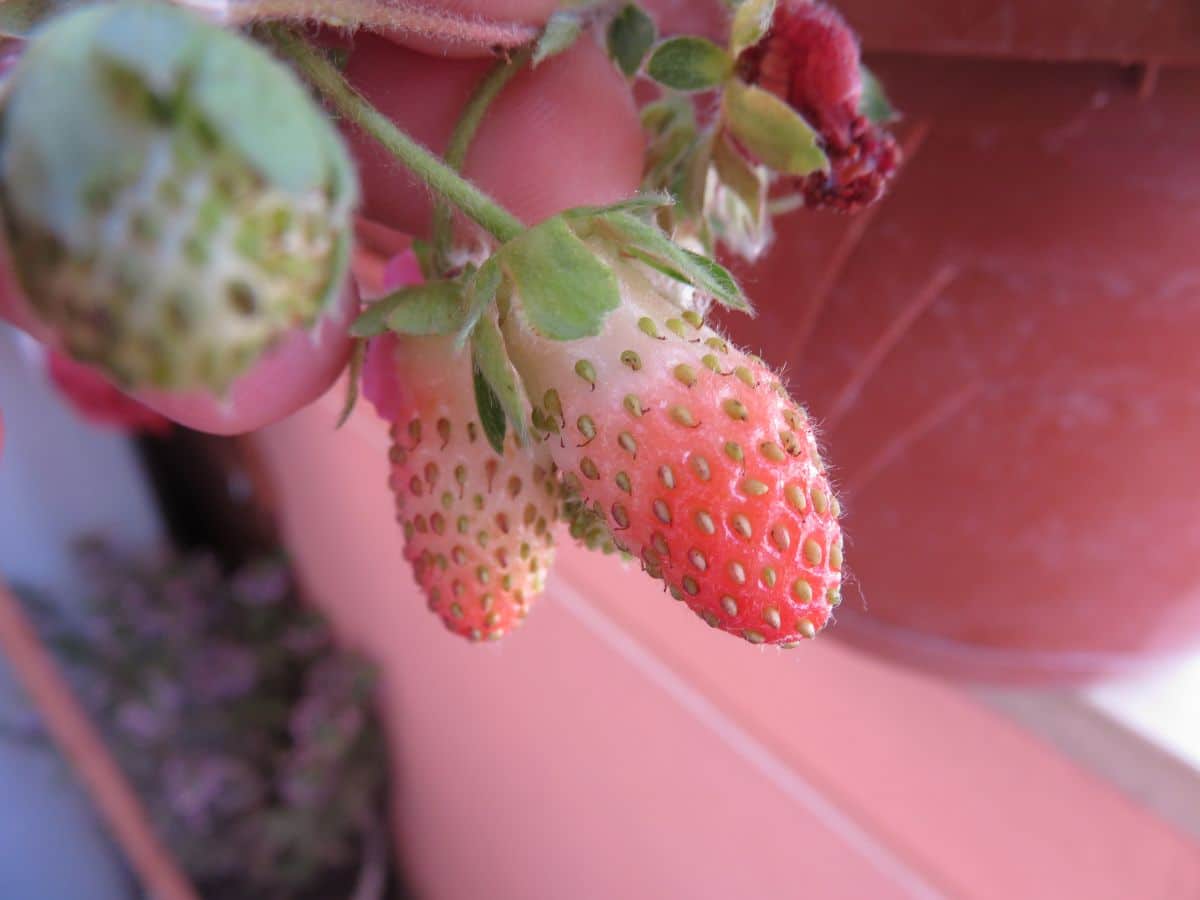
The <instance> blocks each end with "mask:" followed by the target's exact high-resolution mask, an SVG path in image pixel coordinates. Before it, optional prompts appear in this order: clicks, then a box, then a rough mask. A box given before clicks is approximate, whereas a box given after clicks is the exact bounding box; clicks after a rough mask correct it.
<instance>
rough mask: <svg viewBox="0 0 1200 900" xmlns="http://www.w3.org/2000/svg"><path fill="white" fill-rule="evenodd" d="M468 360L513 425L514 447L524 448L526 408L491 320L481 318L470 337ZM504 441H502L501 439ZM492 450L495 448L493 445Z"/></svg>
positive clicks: (493, 321)
mask: <svg viewBox="0 0 1200 900" xmlns="http://www.w3.org/2000/svg"><path fill="white" fill-rule="evenodd" d="M471 359H472V361H473V362H474V365H475V371H476V372H478V373H479V374H480V375H482V376H483V378H484V380H485V381H487V383H488V387H490V388H491V389H492V394H493V395H494V396H495V398H496V400H497V401H498V402H499V403H500V407H501V409H503V410H504V415H505V416H507V417H508V421H510V422H512V426H513V432H514V433H515V434H516V436H517V443H518V444H520V445H521V446H524V445H525V442H526V440H528V436H529V434H528V430H527V428H526V425H525V419H526V415H527V413H526V404H525V398H524V396H523V395H522V393H521V389H520V388H519V387H518V386H517V373H516V370H515V369H514V368H513V366H512V363H510V362H509V361H508V352H507V351H506V350H505V348H504V338H503V336H501V334H500V328H499V327H498V326H497V325H496V320H495V319H494V318H493V317H492V316H484V317H483V318H482V319H480V320H479V323H478V324H477V325H476V326H475V330H474V331H473V332H472V333H471ZM501 440H503V438H501ZM492 446H495V444H493V445H492Z"/></svg>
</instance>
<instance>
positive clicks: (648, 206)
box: [562, 191, 675, 219]
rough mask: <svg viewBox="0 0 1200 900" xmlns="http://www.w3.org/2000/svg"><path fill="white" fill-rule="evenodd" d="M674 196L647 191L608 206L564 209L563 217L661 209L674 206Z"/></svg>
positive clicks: (586, 216) (590, 216) (587, 216)
mask: <svg viewBox="0 0 1200 900" xmlns="http://www.w3.org/2000/svg"><path fill="white" fill-rule="evenodd" d="M674 205H675V198H674V197H672V196H671V195H670V194H667V193H664V192H662V191H649V192H643V193H641V194H638V195H637V196H636V197H630V198H629V199H628V200H618V201H617V202H616V203H610V204H608V206H576V207H573V208H572V209H568V210H564V211H563V213H562V216H563V218H565V219H590V218H592V217H593V216H602V215H604V214H605V213H611V212H628V213H643V212H653V211H654V210H657V209H662V208H663V207H664V206H674Z"/></svg>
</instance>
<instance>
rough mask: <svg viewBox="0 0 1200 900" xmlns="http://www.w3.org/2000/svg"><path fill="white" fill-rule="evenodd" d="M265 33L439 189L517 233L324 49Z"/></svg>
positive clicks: (506, 235) (270, 28)
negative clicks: (389, 115)
mask: <svg viewBox="0 0 1200 900" xmlns="http://www.w3.org/2000/svg"><path fill="white" fill-rule="evenodd" d="M263 31H264V33H265V34H266V35H267V37H268V38H269V39H270V40H271V42H272V43H273V44H274V45H275V47H276V49H277V50H278V51H279V52H280V53H281V54H282V55H283V56H284V57H286V58H287V59H288V60H290V61H291V62H292V64H293V65H295V67H296V68H297V70H299V72H300V74H301V75H303V76H304V77H305V78H306V79H308V81H309V82H310V83H311V84H312V85H313V86H314V87H315V88H316V89H317V90H318V91H320V93H321V95H322V96H323V97H324V98H325V100H326V101H328V103H329V104H330V106H332V107H333V108H334V110H335V111H337V112H338V113H339V114H341V115H342V116H344V117H345V118H346V119H348V120H349V121H351V122H353V123H354V124H355V125H357V126H358V127H359V128H361V129H362V130H363V131H365V132H366V133H367V134H369V135H370V136H371V137H373V138H374V139H375V140H376V141H378V142H379V144H380V145H381V146H382V147H383V148H384V149H385V150H387V151H388V152H389V153H390V154H392V156H394V157H395V158H396V159H397V160H398V161H399V162H400V163H401V164H402V165H403V166H404V167H405V168H407V169H408V170H409V171H410V172H412V173H413V174H414V175H416V176H417V177H418V178H419V179H421V181H423V182H424V183H425V184H427V185H428V186H429V187H430V188H431V189H432V190H433V191H434V192H435V193H437V194H438V195H439V196H441V197H443V198H444V199H445V200H447V201H449V202H450V203H452V204H454V206H456V207H458V208H459V209H460V210H462V211H463V213H464V214H465V215H466V216H467V217H468V218H470V219H471V220H473V221H474V222H476V223H478V224H479V225H480V226H481V227H482V228H483V229H484V230H486V231H487V232H488V233H490V234H491V235H492V236H493V237H495V238H496V240H498V241H500V242H502V243H503V242H505V241H509V240H511V239H512V238H514V237H516V236H517V235H518V234H520V233H521V232H522V231H524V228H525V226H524V225H522V224H521V221H520V220H519V219H518V218H517V217H516V216H514V215H513V214H512V213H510V212H509V211H508V210H506V209H505V208H504V207H502V206H501V205H500V204H499V203H497V202H496V201H495V200H493V199H492V198H491V197H489V196H488V195H487V194H485V193H484V192H483V191H481V190H479V188H477V187H475V185H473V184H471V182H469V181H467V180H466V179H465V178H463V177H462V176H461V175H459V174H458V173H457V172H455V171H454V169H452V168H451V167H450V166H448V165H446V164H445V163H444V162H442V161H441V160H440V159H438V158H437V156H435V155H434V154H433V153H431V152H430V151H429V150H428V149H426V148H425V147H422V146H421V145H420V144H419V143H417V142H416V141H414V140H413V139H412V138H410V137H409V136H408V135H407V134H405V133H404V132H403V131H401V130H400V129H399V128H397V127H396V125H395V124H393V123H392V121H391V120H390V119H388V118H387V116H385V115H383V113H381V112H379V110H377V109H376V108H375V107H374V106H372V105H371V104H370V103H369V102H367V100H366V98H364V97H363V96H362V95H361V94H359V93H358V92H357V91H356V90H355V89H354V88H353V87H351V86H350V84H349V83H348V82H347V81H346V79H345V78H343V77H342V73H341V72H339V71H338V70H337V68H336V67H335V66H334V65H333V64H332V63H330V62H329V60H327V59H326V58H325V57H324V55H323V54H322V53H321V52H320V51H318V50H317V49H316V48H314V47H313V46H312V45H311V44H309V43H308V42H307V41H305V40H304V39H303V38H301V37H300V36H298V35H297V34H295V33H294V32H293V31H291V30H290V29H288V28H285V27H282V26H279V25H267V26H265V27H264V29H263Z"/></svg>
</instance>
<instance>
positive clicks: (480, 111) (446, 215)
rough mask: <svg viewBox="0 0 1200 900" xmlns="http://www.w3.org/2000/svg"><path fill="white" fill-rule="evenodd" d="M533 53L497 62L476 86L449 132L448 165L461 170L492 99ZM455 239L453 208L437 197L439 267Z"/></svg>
mask: <svg viewBox="0 0 1200 900" xmlns="http://www.w3.org/2000/svg"><path fill="white" fill-rule="evenodd" d="M532 54H533V50H532V48H530V47H525V48H524V49H522V50H520V51H519V52H517V53H515V54H514V55H513V57H512V59H510V60H507V61H504V60H501V61H500V62H498V63H496V65H495V66H493V67H492V70H491V71H490V72H488V74H487V76H486V77H485V78H484V79H483V81H481V82H480V83H479V85H478V86H477V87H476V88H475V91H474V93H472V94H471V98H470V99H469V100H468V101H467V105H466V106H464V107H463V111H462V114H461V115H460V116H459V117H458V122H457V123H456V124H455V126H454V131H453V133H452V134H451V135H450V143H449V144H447V146H446V156H445V160H446V165H448V166H449V167H450V168H452V169H454V171H456V172H459V171H461V170H462V167H463V164H464V163H465V162H466V160H467V150H468V149H469V148H470V146H471V141H472V140H473V139H474V137H475V132H476V131H478V130H479V125H480V123H481V122H482V121H483V117H484V116H485V115H486V114H487V111H488V107H490V106H491V105H492V101H493V100H495V99H496V97H498V96H499V94H500V92H501V91H502V90H504V86H505V85H506V84H508V83H509V82H510V81H512V78H513V76H514V75H516V74H517V73H518V72H520V71H521V70H522V69H523V68H525V64H526V63H527V62H528V61H529V57H530V56H531V55H532ZM453 240H454V208H453V207H452V206H451V205H450V204H449V203H447V202H446V201H445V200H444V199H442V198H441V197H438V198H437V201H436V203H435V204H434V208H433V253H434V259H435V261H436V263H437V266H438V268H439V269H442V270H445V268H446V265H447V257H448V256H449V254H450V246H451V243H452V242H453Z"/></svg>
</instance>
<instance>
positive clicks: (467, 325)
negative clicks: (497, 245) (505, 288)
mask: <svg viewBox="0 0 1200 900" xmlns="http://www.w3.org/2000/svg"><path fill="white" fill-rule="evenodd" d="M503 275H504V273H503V272H501V271H500V262H499V260H498V259H497V258H496V256H495V255H494V254H493V255H492V256H489V257H488V258H487V259H486V260H484V263H483V265H482V266H480V267H479V268H478V269H476V270H475V273H474V274H473V275H472V276H471V277H470V279H469V280H468V281H467V289H466V295H467V304H466V312H465V313H464V314H463V320H462V322H461V323H460V324H459V326H458V335H457V336H456V337H455V339H454V345H455V347H462V346H463V344H465V343H466V342H467V338H468V337H470V336H471V332H472V331H473V330H474V328H475V323H476V322H478V321H479V317H480V316H482V315H483V314H484V313H485V312H486V311H487V309H488V307H490V306H491V305H492V303H493V302H494V301H495V299H496V292H497V291H499V290H500V281H501V278H502V277H503Z"/></svg>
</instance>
